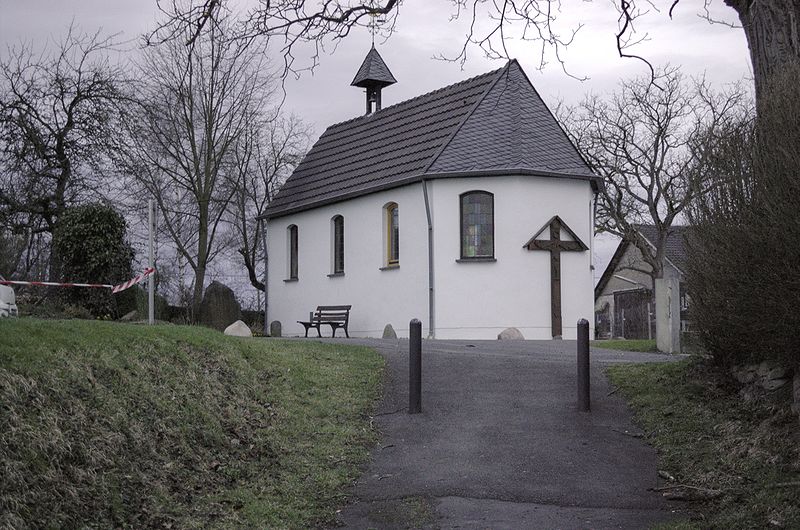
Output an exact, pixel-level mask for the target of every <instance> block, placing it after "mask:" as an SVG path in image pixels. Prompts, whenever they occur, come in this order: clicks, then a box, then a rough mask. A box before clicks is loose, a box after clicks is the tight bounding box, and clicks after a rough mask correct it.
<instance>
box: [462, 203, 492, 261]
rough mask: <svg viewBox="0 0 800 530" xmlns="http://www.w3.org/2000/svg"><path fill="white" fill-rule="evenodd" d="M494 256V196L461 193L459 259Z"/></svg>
mask: <svg viewBox="0 0 800 530" xmlns="http://www.w3.org/2000/svg"><path fill="white" fill-rule="evenodd" d="M470 258H494V196H493V195H492V194H491V193H489V192H488V191H469V192H467V193H463V194H461V259H470Z"/></svg>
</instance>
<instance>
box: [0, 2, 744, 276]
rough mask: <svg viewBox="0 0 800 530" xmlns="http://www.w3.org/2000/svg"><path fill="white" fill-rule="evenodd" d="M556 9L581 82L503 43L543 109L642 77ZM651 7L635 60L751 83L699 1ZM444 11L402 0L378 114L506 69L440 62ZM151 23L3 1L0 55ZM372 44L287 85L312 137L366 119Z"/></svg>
mask: <svg viewBox="0 0 800 530" xmlns="http://www.w3.org/2000/svg"><path fill="white" fill-rule="evenodd" d="M245 2H246V0H241V3H245ZM562 3H563V4H564V9H563V12H562V14H561V16H560V17H559V20H558V22H557V26H558V27H559V28H562V33H563V34H566V33H567V32H568V30H569V29H570V28H575V27H577V25H578V24H583V27H582V28H581V30H580V31H579V32H578V35H577V37H576V39H575V41H574V43H573V44H572V45H571V46H570V47H569V49H568V50H567V51H566V53H565V54H564V56H563V57H564V59H565V61H566V64H567V67H568V69H569V70H570V72H571V73H572V74H574V75H576V76H578V77H588V78H589V79H588V80H586V81H578V80H576V79H574V78H571V77H568V76H567V75H565V74H564V73H563V71H562V70H561V67H560V66H559V65H558V64H557V63H556V62H554V61H551V62H550V64H549V65H548V66H547V67H546V68H545V69H544V71H537V69H536V67H537V66H538V49H537V48H536V47H535V45H533V44H531V43H522V42H518V41H510V42H509V43H508V46H509V48H510V50H511V53H512V55H514V56H515V57H516V58H517V59H518V60H519V62H520V64H521V65H522V67H523V68H524V69H525V71H526V72H527V73H528V75H529V77H530V79H531V81H532V82H533V84H534V85H535V86H536V88H537V90H538V91H539V93H540V94H541V95H542V97H543V98H544V99H545V102H546V103H547V104H548V105H550V106H551V107H552V106H554V105H555V104H556V103H557V102H558V101H559V100H563V101H565V102H567V103H577V102H578V101H580V100H581V99H582V98H583V97H584V96H585V95H586V94H589V93H599V94H602V93H604V92H607V91H609V90H612V89H613V88H614V87H615V85H616V84H617V83H618V81H619V80H620V79H622V78H625V77H629V76H632V75H643V74H646V73H647V70H646V67H645V66H644V65H643V64H642V63H640V62H637V61H634V60H630V59H621V58H619V57H618V55H617V50H616V48H615V42H614V31H615V29H616V17H617V13H616V11H615V10H614V9H613V7H612V3H611V2H610V0H595V1H594V2H586V1H581V0H565V1H563V2H562ZM653 3H655V4H656V5H657V6H659V7H660V5H661V4H663V9H662V12H655V11H653V12H651V13H650V14H649V15H648V16H647V18H646V23H642V22H640V23H639V25H638V27H637V29H638V31H639V35H644V33H648V34H649V36H650V40H649V41H647V42H645V43H643V44H641V45H639V46H638V47H637V48H636V52H637V53H638V54H640V55H643V56H645V57H647V58H648V59H649V60H650V61H651V62H652V63H653V64H655V65H660V64H664V63H667V62H669V63H671V64H673V65H678V66H681V67H682V69H683V71H684V72H685V73H687V74H690V75H705V76H706V78H707V79H708V80H709V81H710V82H711V83H712V84H713V85H717V86H721V85H723V84H726V83H731V82H735V81H739V80H742V79H746V80H749V79H750V78H751V72H750V66H749V60H748V52H747V43H746V41H745V38H744V33H743V32H742V30H741V29H731V28H729V27H726V26H724V25H719V24H718V25H711V24H709V23H708V22H707V21H705V20H702V19H701V18H699V16H698V12H699V9H700V8H701V7H702V5H700V4H702V2H699V1H695V2H690V1H687V0H684V1H682V2H681V3H680V4H678V6H677V7H676V9H675V13H674V18H673V19H672V20H670V18H669V16H668V15H667V9H668V5H669V4H671V3H672V2H671V1H666V0H664V1H659V0H655V1H654V2H653ZM451 11H452V5H451V2H450V1H449V0H405V1H404V2H403V4H402V9H401V11H400V15H399V19H398V22H397V31H396V32H395V34H394V35H393V36H392V37H391V38H390V39H389V40H388V42H385V43H383V42H381V40H380V39H379V40H378V41H377V42H376V47H377V48H378V50H379V51H380V53H381V55H382V56H383V58H384V60H385V61H386V64H387V65H388V66H389V68H390V69H391V70H392V73H393V74H394V76H395V78H396V79H397V80H398V83H397V84H396V85H393V86H391V87H389V88H387V89H385V90H384V92H383V104H384V106H388V105H391V104H393V103H397V102H399V101H403V100H405V99H408V98H410V97H414V96H417V95H420V94H423V93H426V92H429V91H431V90H435V89H437V88H440V87H442V86H445V85H448V84H451V83H455V82H458V81H461V80H463V79H466V78H468V77H472V76H474V75H478V74H481V73H484V72H487V71H489V70H493V69H496V68H499V67H501V66H502V65H503V62H500V61H492V60H489V59H486V58H484V57H483V56H482V53H481V51H480V50H478V49H472V50H470V56H469V60H468V61H467V63H466V64H465V65H464V68H463V70H462V69H461V66H460V65H459V64H457V63H452V62H445V61H441V60H436V59H434V56H438V55H441V54H444V55H446V56H453V55H455V54H457V53H458V51H459V50H460V48H461V46H462V45H463V42H464V34H465V29H466V26H465V22H466V21H461V22H458V21H456V22H449V19H450V14H451ZM712 14H713V15H714V16H715V18H721V19H726V20H734V18H733V11H732V10H731V9H730V8H728V7H726V6H724V4H723V2H722V0H717V1H716V2H715V3H713V4H712ZM157 16H158V12H157V9H156V5H155V0H0V41H2V51H0V53H3V54H4V53H5V51H6V49H7V47H8V46H12V45H15V44H17V43H19V42H20V41H21V40H23V41H26V42H29V43H32V44H33V45H34V46H41V45H43V44H44V43H47V42H48V41H58V40H59V38H60V37H61V36H62V35H63V34H64V32H65V30H66V29H67V28H68V26H69V25H70V23H71V22H73V21H74V23H75V25H76V26H78V27H79V28H80V29H81V30H82V31H84V32H94V31H96V30H98V29H102V30H103V32H105V33H107V34H114V33H119V34H120V35H119V37H118V40H129V41H130V42H131V43H132V44H131V46H133V45H134V43H136V41H137V38H138V37H139V35H141V34H142V33H143V32H145V31H147V30H148V29H149V28H151V27H153V24H154V21H155V20H156V18H157ZM370 41H371V36H370V33H369V31H368V30H366V29H359V30H357V31H355V32H354V33H353V34H352V35H351V36H349V37H348V38H347V39H346V40H344V41H342V42H340V43H339V44H338V46H337V47H336V50H335V52H333V53H331V54H330V55H323V56H322V57H321V59H320V60H321V64H320V65H319V66H318V67H317V68H316V69H315V71H314V72H313V74H311V73H306V74H304V75H303V76H302V77H301V78H300V79H299V80H296V79H288V80H287V82H286V84H285V87H286V92H287V95H286V101H285V106H284V108H285V110H286V111H287V112H291V113H294V114H296V115H298V116H299V117H301V118H302V119H303V120H305V121H306V122H308V123H310V124H312V125H313V127H314V129H315V133H316V134H317V135H319V134H321V133H322V131H323V130H324V129H325V127H327V126H328V125H330V124H332V123H336V122H339V121H343V120H347V119H350V118H353V117H356V116H358V115H360V114H361V113H363V108H364V95H363V93H362V91H361V89H358V88H355V87H351V86H349V85H350V82H351V81H352V78H353V76H354V75H355V72H356V70H357V69H358V67H359V66H360V64H361V61H362V60H363V58H364V56H365V55H366V53H367V51H368V50H369V47H370ZM329 49H330V50H333V47H332V46H329ZM748 82H749V81H748ZM615 244H616V243H615V242H614V241H612V240H609V239H607V238H606V239H601V240H599V241H597V245H596V247H597V270H596V271H595V276H596V277H599V275H600V274H601V273H602V270H603V267H604V266H605V264H606V263H607V261H608V259H609V258H610V254H611V253H613V249H614V246H615Z"/></svg>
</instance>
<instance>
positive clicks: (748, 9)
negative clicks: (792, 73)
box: [725, 0, 800, 100]
mask: <svg viewBox="0 0 800 530" xmlns="http://www.w3.org/2000/svg"><path fill="white" fill-rule="evenodd" d="M725 3H726V4H728V5H729V6H731V7H732V8H733V9H735V10H736V12H737V13H738V15H739V20H740V21H741V23H742V27H743V28H744V33H745V35H746V37H747V44H748V46H749V47H750V61H751V62H752V65H753V76H754V77H755V85H756V100H758V98H759V96H760V95H761V94H762V93H763V91H764V89H765V88H766V87H767V86H768V85H769V83H770V80H771V79H772V76H773V75H775V74H777V73H779V72H781V71H782V70H784V69H785V68H786V66H787V64H791V63H800V0H725Z"/></svg>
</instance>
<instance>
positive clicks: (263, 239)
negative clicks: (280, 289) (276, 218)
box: [258, 220, 269, 337]
mask: <svg viewBox="0 0 800 530" xmlns="http://www.w3.org/2000/svg"><path fill="white" fill-rule="evenodd" d="M258 222H259V223H262V224H261V244H262V245H263V246H264V336H265V337H266V336H268V335H269V319H268V318H267V316H268V310H269V299H268V298H267V290H268V289H269V287H267V286H268V285H269V254H268V253H267V221H266V220H259V221H258Z"/></svg>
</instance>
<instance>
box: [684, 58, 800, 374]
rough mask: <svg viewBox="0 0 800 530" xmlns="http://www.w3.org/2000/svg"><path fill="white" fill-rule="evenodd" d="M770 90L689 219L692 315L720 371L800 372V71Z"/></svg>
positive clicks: (729, 143) (728, 142)
mask: <svg viewBox="0 0 800 530" xmlns="http://www.w3.org/2000/svg"><path fill="white" fill-rule="evenodd" d="M764 90H765V97H763V98H762V100H763V102H760V103H759V108H758V116H757V119H755V120H752V121H747V120H744V121H742V122H740V123H738V124H732V125H731V127H730V128H729V131H728V134H727V135H726V136H725V137H723V138H720V139H718V141H717V142H716V145H715V148H714V150H713V151H711V153H710V160H711V164H710V168H709V169H710V171H709V184H710V185H711V189H710V191H709V192H707V193H704V194H703V195H702V196H701V197H700V198H699V199H698V201H697V203H696V204H695V205H693V209H692V212H691V221H692V224H693V225H694V229H693V231H692V235H691V237H690V238H689V240H688V241H687V244H688V246H689V262H688V277H687V280H688V287H689V295H690V296H691V298H692V306H693V312H692V315H693V319H694V323H695V325H696V326H697V328H698V330H699V332H700V337H701V339H702V341H703V343H704V345H705V346H706V348H707V349H708V350H709V351H710V352H711V354H712V355H713V356H714V359H715V360H716V361H717V362H719V363H720V364H736V363H741V362H748V361H760V360H763V359H774V360H778V361H781V362H784V363H789V364H794V363H796V362H797V352H798V348H800V335H798V333H797V330H798V328H800V312H798V310H797V307H798V303H800V178H798V177H799V176H800V149H798V146H800V68H794V69H791V68H789V69H787V70H786V71H785V72H784V73H783V75H782V76H781V77H780V78H779V79H778V80H777V81H776V82H774V83H773V84H772V85H771V86H768V87H766V88H765V89H764Z"/></svg>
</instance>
